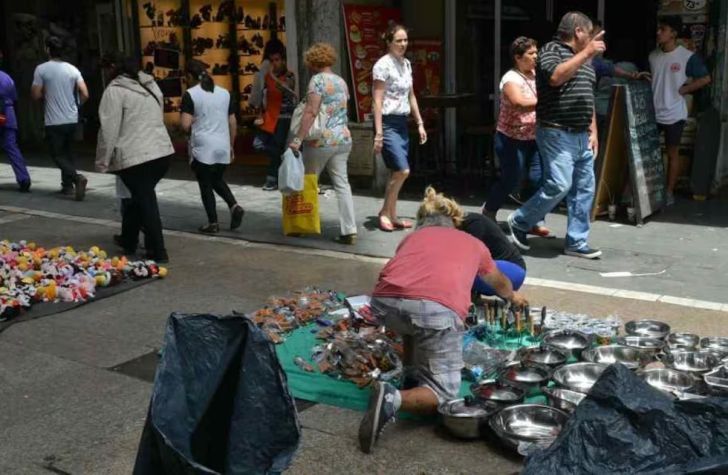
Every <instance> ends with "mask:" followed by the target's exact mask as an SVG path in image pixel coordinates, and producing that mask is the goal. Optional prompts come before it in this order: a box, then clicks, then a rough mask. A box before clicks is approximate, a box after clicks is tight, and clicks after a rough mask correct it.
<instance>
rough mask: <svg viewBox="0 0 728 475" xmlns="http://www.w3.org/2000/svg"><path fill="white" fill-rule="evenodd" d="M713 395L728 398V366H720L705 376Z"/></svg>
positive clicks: (704, 378)
mask: <svg viewBox="0 0 728 475" xmlns="http://www.w3.org/2000/svg"><path fill="white" fill-rule="evenodd" d="M703 380H704V381H705V384H706V385H707V386H708V389H709V391H710V393H711V394H714V395H716V396H728V366H718V367H717V368H715V369H713V370H712V371H709V372H707V373H705V374H704V375H703Z"/></svg>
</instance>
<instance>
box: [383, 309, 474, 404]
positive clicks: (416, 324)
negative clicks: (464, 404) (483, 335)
mask: <svg viewBox="0 0 728 475" xmlns="http://www.w3.org/2000/svg"><path fill="white" fill-rule="evenodd" d="M371 307H372V311H373V313H374V315H376V316H377V317H378V318H379V319H380V321H381V322H382V323H384V325H385V326H386V327H387V328H388V329H390V330H392V331H394V332H395V333H397V334H398V335H399V336H401V337H402V339H403V340H404V346H405V356H404V361H403V363H404V380H405V381H407V380H409V381H414V382H415V385H417V386H421V387H427V388H429V389H430V390H432V392H434V393H435V395H436V396H437V399H438V400H439V401H440V402H443V401H449V400H451V399H456V398H457V397H458V394H459V393H460V382H461V371H462V369H463V366H464V363H463V334H464V332H465V326H464V325H463V322H462V320H461V319H460V317H459V316H458V315H457V314H456V313H455V312H453V311H452V310H450V309H449V308H447V307H445V306H443V305H440V304H439V303H437V302H432V301H430V300H411V299H403V298H397V297H374V298H373V299H372V302H371Z"/></svg>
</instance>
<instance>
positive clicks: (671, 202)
mask: <svg viewBox="0 0 728 475" xmlns="http://www.w3.org/2000/svg"><path fill="white" fill-rule="evenodd" d="M674 204H675V195H674V194H673V193H667V196H666V197H665V206H672V205H674Z"/></svg>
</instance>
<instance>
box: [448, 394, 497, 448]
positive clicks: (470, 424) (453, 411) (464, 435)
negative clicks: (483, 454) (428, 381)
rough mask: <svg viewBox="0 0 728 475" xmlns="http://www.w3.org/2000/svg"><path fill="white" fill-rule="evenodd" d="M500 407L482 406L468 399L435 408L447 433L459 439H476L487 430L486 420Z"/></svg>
mask: <svg viewBox="0 0 728 475" xmlns="http://www.w3.org/2000/svg"><path fill="white" fill-rule="evenodd" d="M499 409H500V406H498V405H495V404H483V403H480V402H478V401H471V400H470V399H454V400H452V401H446V402H443V403H442V404H440V405H439V406H438V407H437V412H438V413H439V415H440V422H441V423H442V425H443V426H444V427H445V429H447V431H448V432H449V433H450V434H452V435H453V436H455V437H458V438H460V439H477V438H479V437H480V436H481V435H483V433H484V430H486V429H487V427H488V426H487V423H488V418H490V416H491V415H493V414H494V413H495V412H497V411H498V410H499Z"/></svg>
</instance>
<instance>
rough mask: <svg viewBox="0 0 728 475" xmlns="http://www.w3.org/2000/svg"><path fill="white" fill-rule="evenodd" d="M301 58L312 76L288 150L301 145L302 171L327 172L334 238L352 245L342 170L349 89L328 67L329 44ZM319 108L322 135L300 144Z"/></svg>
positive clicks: (352, 221) (350, 207)
mask: <svg viewBox="0 0 728 475" xmlns="http://www.w3.org/2000/svg"><path fill="white" fill-rule="evenodd" d="M304 61H305V63H306V66H308V67H309V69H311V71H313V72H314V76H313V77H312V78H311V81H310V82H309V83H308V90H307V92H306V108H305V109H304V112H303V118H302V119H301V126H300V127H299V129H298V131H297V132H296V136H295V137H294V138H293V140H292V141H291V144H290V145H289V146H290V148H291V150H293V151H294V152H298V150H299V149H300V148H301V145H302V144H303V145H305V150H304V154H303V163H304V166H305V169H306V174H311V173H315V174H316V176H318V175H320V174H321V172H322V171H323V170H324V169H325V170H326V171H327V172H328V173H329V177H330V178H331V181H332V183H333V185H334V190H335V191H336V198H337V201H338V204H339V225H340V230H341V234H340V235H339V236H338V237H337V238H336V239H334V240H335V241H336V242H338V243H340V244H349V245H351V244H355V243H356V217H355V216H354V200H353V198H352V196H351V186H350V185H349V178H348V174H347V169H346V168H347V162H348V160H349V154H350V153H351V133H350V132H349V127H348V123H349V119H348V114H347V102H348V101H349V89H348V87H347V86H346V81H344V80H343V79H342V78H341V77H339V76H337V75H336V74H334V73H333V71H332V70H331V66H333V65H334V63H335V62H336V52H335V50H334V47H333V46H331V45H330V44H328V43H316V44H314V45H313V46H311V47H310V48H309V49H308V51H306V53H305V55H304ZM321 109H323V110H324V111H325V112H326V124H325V126H324V127H323V134H322V135H321V137H318V138H316V139H314V140H306V142H305V143H304V142H303V140H304V137H306V135H307V134H308V131H309V129H310V128H311V125H312V124H313V122H314V120H316V117H317V116H318V114H319V111H320V110H321Z"/></svg>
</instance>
